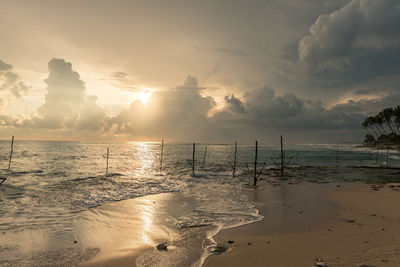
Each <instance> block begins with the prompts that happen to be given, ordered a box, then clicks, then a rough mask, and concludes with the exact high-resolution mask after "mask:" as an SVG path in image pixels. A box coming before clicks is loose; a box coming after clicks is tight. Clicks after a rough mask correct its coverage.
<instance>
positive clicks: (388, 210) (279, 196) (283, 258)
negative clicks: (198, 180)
mask: <svg viewBox="0 0 400 267" xmlns="http://www.w3.org/2000/svg"><path fill="white" fill-rule="evenodd" d="M399 190H400V184H385V185H384V184H362V183H328V184H312V183H300V184H289V183H287V182H282V183H280V184H275V185H274V186H271V185H270V184H268V185H267V184H260V186H258V187H257V189H255V190H251V191H249V192H248V195H249V197H250V198H252V199H253V200H254V202H255V203H256V206H257V208H258V209H259V210H260V213H261V214H262V215H264V216H265V218H264V220H262V221H261V222H258V223H254V224H250V225H246V226H243V227H239V228H233V229H226V230H222V231H221V232H220V233H218V234H217V235H216V236H215V241H216V242H217V243H218V244H219V245H224V246H226V247H227V248H228V250H227V252H225V253H222V254H220V255H212V256H210V257H209V258H208V259H207V260H206V262H205V266H207V267H211V266H315V265H316V263H318V264H320V265H319V266H364V267H366V266H399V265H400V249H399V245H400V210H399V209H398V205H399V204H398V203H399V201H400V192H399ZM318 259H319V260H318Z"/></svg>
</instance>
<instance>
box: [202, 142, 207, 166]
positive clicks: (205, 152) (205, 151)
mask: <svg viewBox="0 0 400 267" xmlns="http://www.w3.org/2000/svg"><path fill="white" fill-rule="evenodd" d="M206 154H207V146H206V149H205V150H204V156H203V170H204V164H205V162H206Z"/></svg>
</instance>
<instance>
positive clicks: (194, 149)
mask: <svg viewBox="0 0 400 267" xmlns="http://www.w3.org/2000/svg"><path fill="white" fill-rule="evenodd" d="M195 153H196V143H193V157H192V172H193V174H194V156H195Z"/></svg>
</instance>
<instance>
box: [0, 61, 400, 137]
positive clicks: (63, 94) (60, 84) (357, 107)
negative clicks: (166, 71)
mask: <svg viewBox="0 0 400 267" xmlns="http://www.w3.org/2000/svg"><path fill="white" fill-rule="evenodd" d="M48 67H49V75H48V78H47V79H46V80H45V83H46V84H47V87H46V91H47V93H46V95H45V103H44V104H42V105H41V106H40V107H39V108H38V109H37V114H38V116H33V117H31V118H28V119H25V120H21V119H18V118H12V117H7V116H1V117H0V125H1V126H3V127H4V126H13V127H16V128H22V129H29V130H35V129H36V130H40V131H41V130H43V129H52V130H53V131H55V132H54V133H57V131H58V133H59V134H65V133H66V132H68V131H73V132H75V133H79V132H82V133H88V132H90V133H93V135H94V136H103V137H105V136H107V137H110V138H115V137H118V136H120V137H121V136H122V137H126V138H132V139H135V138H138V137H143V138H151V139H154V138H167V139H171V140H175V141H193V140H203V141H212V140H220V141H224V140H226V139H227V138H228V139H229V138H242V139H248V138H251V137H253V136H254V137H256V136H265V135H270V134H273V135H274V134H277V133H278V132H281V131H284V132H286V133H287V134H288V135H289V134H290V135H291V137H292V138H295V137H296V134H297V133H298V132H301V131H302V132H303V133H308V134H309V135H308V136H306V137H308V138H312V136H313V134H314V136H316V135H318V136H320V137H321V135H322V137H323V138H325V137H326V139H329V138H331V137H332V133H333V132H337V131H348V132H352V133H354V132H356V133H362V129H361V128H360V122H361V121H362V120H363V119H364V118H365V116H366V115H367V114H369V113H370V112H371V111H372V110H373V111H375V110H380V109H381V108H382V107H387V106H393V105H395V103H399V102H400V93H391V94H389V95H386V96H384V97H381V98H376V99H373V100H367V99H364V100H359V101H354V100H349V101H348V102H346V103H342V104H339V105H335V106H333V107H331V108H326V107H324V106H323V104H322V102H320V101H313V100H309V99H304V98H301V97H299V96H297V95H296V94H293V93H286V94H279V93H277V91H276V90H275V89H273V88H271V87H268V86H266V87H262V88H259V89H255V90H250V91H248V92H246V93H244V94H243V95H242V96H240V97H237V96H235V95H233V94H229V95H226V96H225V97H224V103H225V105H224V108H223V109H222V110H219V111H217V112H216V113H214V115H213V116H211V117H210V116H209V113H210V111H211V110H212V109H213V108H215V106H216V102H215V100H214V99H213V98H212V97H210V96H203V95H202V93H203V91H204V89H206V88H204V87H200V86H199V82H198V80H197V78H196V77H195V76H191V75H189V76H187V77H186V79H185V80H184V81H183V83H182V84H181V85H179V86H176V87H174V88H170V89H169V90H165V91H156V92H154V93H153V94H152V95H151V96H150V98H149V100H148V102H147V103H146V104H143V103H142V102H141V101H134V102H132V103H131V105H130V107H129V108H127V109H124V110H123V111H121V112H120V113H118V114H117V115H116V116H110V115H108V114H107V112H106V110H105V109H104V108H103V107H101V106H99V105H98V104H97V97H96V96H92V95H87V93H86V88H85V83H84V81H83V80H82V79H81V77H80V75H79V74H78V72H76V71H75V70H73V68H72V64H71V63H69V62H66V61H65V60H63V59H52V60H50V62H49V64H48ZM324 132H325V133H326V132H330V135H327V136H324Z"/></svg>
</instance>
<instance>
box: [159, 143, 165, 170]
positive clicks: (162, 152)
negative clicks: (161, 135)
mask: <svg viewBox="0 0 400 267" xmlns="http://www.w3.org/2000/svg"><path fill="white" fill-rule="evenodd" d="M163 155H164V139H163V140H161V157H160V172H161V170H162V160H163Z"/></svg>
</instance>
